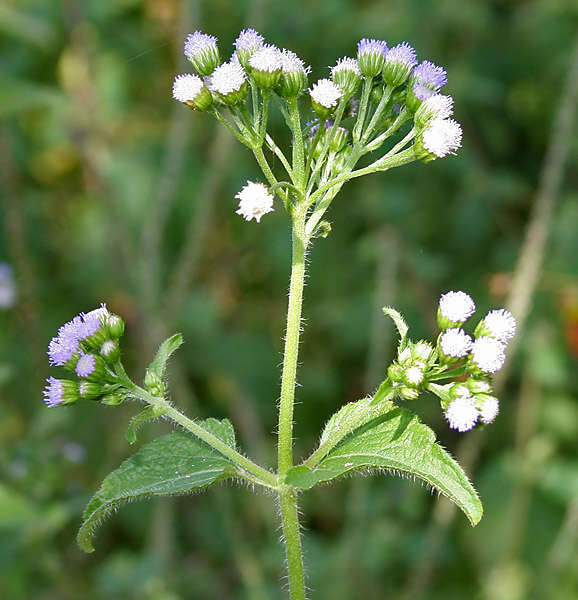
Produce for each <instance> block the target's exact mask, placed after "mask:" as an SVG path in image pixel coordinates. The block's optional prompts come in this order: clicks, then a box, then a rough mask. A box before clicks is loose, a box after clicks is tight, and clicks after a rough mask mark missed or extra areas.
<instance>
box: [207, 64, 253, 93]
mask: <svg viewBox="0 0 578 600" xmlns="http://www.w3.org/2000/svg"><path fill="white" fill-rule="evenodd" d="M246 80H247V76H246V75H245V71H243V67H242V66H241V65H240V64H239V63H238V62H228V63H223V64H222V65H220V66H218V67H217V68H216V69H215V70H214V71H213V74H212V75H211V76H210V77H209V80H208V87H209V89H210V90H211V91H212V92H217V93H218V94H222V95H223V96H226V95H227V94H231V93H233V92H238V91H239V90H240V89H241V88H242V87H243V84H244V83H245V81H246Z"/></svg>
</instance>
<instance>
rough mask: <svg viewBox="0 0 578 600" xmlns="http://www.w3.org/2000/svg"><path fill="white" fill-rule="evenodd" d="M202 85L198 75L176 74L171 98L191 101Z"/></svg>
mask: <svg viewBox="0 0 578 600" xmlns="http://www.w3.org/2000/svg"><path fill="white" fill-rule="evenodd" d="M203 85H204V84H203V80H202V79H201V78H200V77H199V76H198V75H177V76H176V77H175V81H174V82H173V98H174V99H175V100H178V101H179V102H193V100H194V99H195V98H196V97H197V96H198V95H199V93H200V91H201V90H202V89H203Z"/></svg>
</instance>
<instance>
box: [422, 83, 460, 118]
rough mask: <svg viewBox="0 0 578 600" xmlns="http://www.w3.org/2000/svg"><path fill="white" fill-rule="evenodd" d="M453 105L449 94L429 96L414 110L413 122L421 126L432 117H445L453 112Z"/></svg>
mask: <svg viewBox="0 0 578 600" xmlns="http://www.w3.org/2000/svg"><path fill="white" fill-rule="evenodd" d="M426 89H428V88H426ZM430 91H431V90H430ZM453 106H454V99H453V98H452V97H451V96H444V95H443V94H434V95H433V96H429V97H428V98H426V99H425V100H424V101H423V103H422V104H421V105H420V106H419V108H418V109H417V110H416V112H415V122H416V124H417V125H418V126H419V127H423V126H424V125H425V124H426V123H428V121H431V120H432V119H447V118H448V117H450V116H451V115H452V113H453Z"/></svg>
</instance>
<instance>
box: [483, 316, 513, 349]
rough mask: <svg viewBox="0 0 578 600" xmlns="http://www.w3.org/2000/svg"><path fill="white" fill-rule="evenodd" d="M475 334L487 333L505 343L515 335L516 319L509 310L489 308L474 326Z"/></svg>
mask: <svg viewBox="0 0 578 600" xmlns="http://www.w3.org/2000/svg"><path fill="white" fill-rule="evenodd" d="M478 329H479V330H480V331H478ZM476 334H477V335H489V336H490V337H493V338H496V339H497V340H500V342H503V343H507V342H509V341H510V340H511V339H512V338H513V337H514V335H516V319H515V318H514V315H513V314H512V313H511V312H510V311H509V310H505V309H503V308H501V309H499V310H491V311H490V312H489V313H488V314H487V315H486V316H485V317H484V318H483V320H482V322H481V323H480V326H479V327H478V328H476Z"/></svg>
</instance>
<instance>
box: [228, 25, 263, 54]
mask: <svg viewBox="0 0 578 600" xmlns="http://www.w3.org/2000/svg"><path fill="white" fill-rule="evenodd" d="M263 42H264V40H263V36H262V35H261V34H260V33H259V32H258V31H255V29H251V28H249V29H243V31H241V33H239V35H238V36H237V39H236V40H235V48H236V49H237V50H241V51H243V50H245V51H248V52H254V51H255V50H258V49H259V48H261V46H262V45H263Z"/></svg>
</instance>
